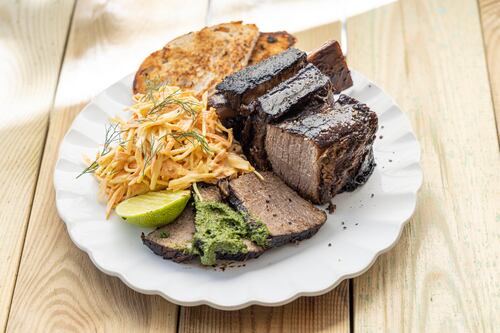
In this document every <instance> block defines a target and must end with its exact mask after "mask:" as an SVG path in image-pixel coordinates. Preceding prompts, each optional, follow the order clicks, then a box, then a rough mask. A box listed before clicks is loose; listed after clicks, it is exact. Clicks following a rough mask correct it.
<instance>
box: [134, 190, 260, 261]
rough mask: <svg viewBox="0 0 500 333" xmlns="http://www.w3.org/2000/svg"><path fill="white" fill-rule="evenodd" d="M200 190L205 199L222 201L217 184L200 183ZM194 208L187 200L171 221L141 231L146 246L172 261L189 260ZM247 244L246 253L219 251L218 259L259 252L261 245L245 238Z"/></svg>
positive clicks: (239, 258)
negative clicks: (150, 230)
mask: <svg viewBox="0 0 500 333" xmlns="http://www.w3.org/2000/svg"><path fill="white" fill-rule="evenodd" d="M200 194H201V196H202V198H203V200H206V201H221V200H222V198H221V195H220V192H219V190H218V188H217V187H216V186H203V187H200ZM195 214H196V213H195V209H194V207H193V205H192V204H188V205H187V206H186V208H185V209H184V211H183V212H182V214H181V215H180V216H179V217H178V218H177V219H176V220H175V221H174V222H172V223H170V224H167V225H166V226H163V227H160V228H158V229H156V230H154V231H152V232H150V233H149V234H147V235H144V233H143V234H142V235H141V239H142V242H143V244H144V245H146V246H147V247H149V248H150V249H151V250H152V251H153V252H154V253H155V254H157V255H159V256H162V257H163V258H164V259H169V260H173V261H175V262H183V261H188V260H192V259H193V258H195V257H196V255H195V254H193V253H192V251H191V249H192V246H193V236H194V233H195V223H194V217H195ZM243 242H244V243H245V245H246V246H247V249H248V252H247V253H235V254H229V253H218V254H217V259H220V260H234V261H244V260H247V259H251V258H256V257H258V256H260V255H261V254H262V253H263V252H264V249H263V248H262V247H260V246H257V245H256V244H255V243H253V242H251V241H249V240H244V241H243Z"/></svg>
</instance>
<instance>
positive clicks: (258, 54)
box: [248, 31, 297, 65]
mask: <svg viewBox="0 0 500 333" xmlns="http://www.w3.org/2000/svg"><path fill="white" fill-rule="evenodd" d="M296 42H297V38H295V36H293V35H291V34H289V33H288V32H286V31H277V32H261V33H260V35H259V39H258V40H257V44H255V47H254V49H253V52H252V56H251V57H250V61H249V62H248V64H249V65H253V64H256V63H258V62H261V61H262V60H265V59H267V58H269V57H271V56H273V55H275V54H278V53H281V52H283V51H285V50H286V49H289V48H290V47H292V46H293V45H295V43H296Z"/></svg>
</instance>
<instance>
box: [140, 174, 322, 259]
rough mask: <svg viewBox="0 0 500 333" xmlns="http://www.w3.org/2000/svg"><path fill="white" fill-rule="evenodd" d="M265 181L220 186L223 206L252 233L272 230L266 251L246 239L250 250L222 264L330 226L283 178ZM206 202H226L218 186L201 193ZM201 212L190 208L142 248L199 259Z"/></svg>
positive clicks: (248, 178)
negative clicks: (256, 228)
mask: <svg viewBox="0 0 500 333" xmlns="http://www.w3.org/2000/svg"><path fill="white" fill-rule="evenodd" d="M263 176H264V177H265V179H264V180H260V179H259V178H257V177H256V176H255V175H254V174H245V175H243V176H241V177H239V178H237V179H234V180H231V181H225V182H221V184H220V187H221V189H222V192H223V193H224V201H226V202H228V203H229V204H230V205H231V206H232V207H233V208H234V209H235V210H236V211H238V212H240V213H241V214H242V215H243V216H244V219H245V221H246V223H248V225H249V226H250V228H252V227H253V225H255V224H256V223H257V221H259V223H263V224H264V225H265V226H266V227H267V229H268V230H269V237H268V240H267V246H266V247H265V248H263V247H261V246H258V245H256V244H255V243H253V242H252V241H250V240H248V239H245V240H243V242H244V244H245V245H246V247H247V250H246V251H243V252H239V253H225V252H217V259H219V260H233V261H244V260H247V259H251V258H256V257H258V256H260V255H261V254H262V253H263V252H264V251H265V250H267V249H269V248H273V247H277V246H281V245H284V244H286V243H289V242H293V241H299V240H303V239H306V238H309V237H311V236H312V235H314V234H315V233H316V232H317V231H318V230H319V228H320V227H321V226H322V225H323V224H324V223H325V221H326V214H325V212H323V211H322V210H320V209H318V208H316V207H315V206H313V205H312V204H311V203H310V202H308V201H307V200H305V199H303V198H301V197H300V196H299V195H298V194H297V193H296V192H295V191H294V190H292V189H291V188H289V187H288V186H287V185H286V184H285V183H284V182H283V181H282V180H281V179H279V178H278V177H276V176H275V175H274V174H272V173H271V172H265V173H263ZM200 194H201V197H202V198H203V200H204V201H216V202H221V201H223V199H222V197H221V193H220V191H219V189H218V188H217V187H216V186H213V185H207V186H204V187H201V188H200ZM196 214H197V212H196V209H195V207H194V206H193V205H191V204H189V205H188V206H187V207H186V209H185V210H184V212H183V213H182V214H181V215H180V216H179V217H178V218H177V219H176V220H175V221H174V222H172V223H171V224H168V225H166V226H164V227H161V228H158V229H156V230H154V231H152V232H151V233H149V234H148V235H144V234H143V235H142V237H141V238H142V241H143V243H144V244H145V245H146V246H147V247H149V248H150V249H151V250H152V251H153V252H154V253H155V254H157V255H159V256H162V257H163V258H164V259H170V260H173V261H176V262H182V261H188V260H191V259H193V258H195V257H196V256H197V254H193V251H192V250H193V247H196V246H197V244H195V243H196V242H195V240H194V238H195V237H194V236H195V232H196V230H197V229H196V228H197V224H196V222H195V220H196Z"/></svg>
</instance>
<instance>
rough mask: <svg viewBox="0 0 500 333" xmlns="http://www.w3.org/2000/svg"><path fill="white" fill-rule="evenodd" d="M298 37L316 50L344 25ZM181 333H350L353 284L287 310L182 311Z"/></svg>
mask: <svg viewBox="0 0 500 333" xmlns="http://www.w3.org/2000/svg"><path fill="white" fill-rule="evenodd" d="M295 35H296V36H297V39H298V42H297V47H298V48H301V49H303V50H313V49H315V48H317V47H319V46H321V45H322V44H323V43H324V42H325V41H326V40H328V39H338V38H340V24H339V23H332V24H329V25H325V26H321V27H318V28H314V29H310V30H306V31H302V32H300V33H296V34H295ZM179 332H183V333H188V332H189V333H191V332H193V333H194V332H211V333H212V332H214V333H215V332H245V333H246V332H283V333H288V332H336V333H337V332H349V281H344V282H342V283H341V284H340V285H339V287H337V288H336V289H334V290H333V291H332V292H330V293H328V294H326V295H323V296H321V297H303V298H300V299H298V300H296V301H294V302H292V303H291V304H288V305H285V306H283V307H276V308H270V307H262V306H252V307H249V308H247V309H243V310H240V311H234V312H227V311H220V310H215V309H212V308H210V307H207V306H199V307H192V308H191V307H189V308H188V307H182V308H181V313H180V320H179Z"/></svg>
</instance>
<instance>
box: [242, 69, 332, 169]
mask: <svg viewBox="0 0 500 333" xmlns="http://www.w3.org/2000/svg"><path fill="white" fill-rule="evenodd" d="M331 91H332V90H331V82H330V80H329V79H328V77H327V76H325V75H323V74H322V73H321V72H320V71H319V70H318V69H317V68H316V67H315V66H314V65H311V64H308V65H307V66H306V67H304V68H302V69H301V70H300V71H299V72H298V73H297V75H295V76H293V77H291V78H289V79H288V80H286V81H284V82H281V83H280V84H279V85H277V86H276V87H274V88H273V89H271V90H269V91H268V92H267V93H266V94H264V95H262V96H260V97H258V98H257V99H256V100H254V101H253V102H252V103H251V104H250V105H248V106H247V107H242V108H241V110H246V112H245V113H246V114H248V118H246V119H245V121H244V125H243V126H242V131H241V138H239V139H240V141H241V143H242V145H243V150H244V152H245V153H246V155H247V157H248V159H249V160H250V162H251V163H252V164H253V165H254V166H255V167H256V168H257V169H259V170H269V169H270V167H271V166H270V164H269V161H268V159H267V153H266V150H265V141H266V135H267V134H266V133H267V124H268V123H270V122H278V121H280V119H282V118H284V117H285V116H291V115H294V114H296V113H299V112H301V111H302V110H303V109H304V108H305V107H306V106H307V108H311V107H313V106H317V105H322V104H324V103H325V102H329V101H330V100H331V98H332V94H331Z"/></svg>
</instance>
